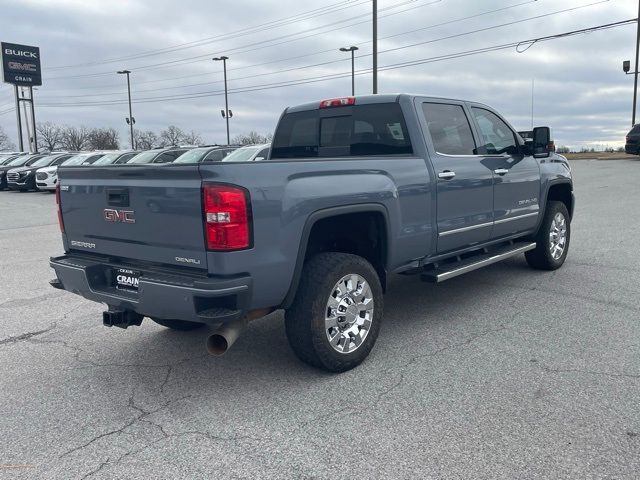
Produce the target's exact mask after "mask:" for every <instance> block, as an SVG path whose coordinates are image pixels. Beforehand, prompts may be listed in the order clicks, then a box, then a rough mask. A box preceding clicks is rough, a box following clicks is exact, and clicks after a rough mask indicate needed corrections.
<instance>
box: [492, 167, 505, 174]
mask: <svg viewBox="0 0 640 480" xmlns="http://www.w3.org/2000/svg"><path fill="white" fill-rule="evenodd" d="M493 173H495V174H496V175H506V174H507V173H509V170H507V169H506V168H496V169H495V170H494V171H493Z"/></svg>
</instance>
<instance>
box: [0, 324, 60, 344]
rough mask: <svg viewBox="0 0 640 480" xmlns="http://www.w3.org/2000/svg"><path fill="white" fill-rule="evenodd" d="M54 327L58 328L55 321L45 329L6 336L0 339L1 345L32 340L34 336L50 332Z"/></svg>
mask: <svg viewBox="0 0 640 480" xmlns="http://www.w3.org/2000/svg"><path fill="white" fill-rule="evenodd" d="M54 328H56V324H55V323H54V324H52V325H51V326H49V327H48V328H45V329H43V330H36V331H34V332H27V333H23V334H22V335H16V336H15V337H7V338H4V339H2V340H0V345H7V344H11V343H18V342H26V341H29V340H31V339H32V338H33V337H37V336H39V335H44V334H45V333H48V332H50V331H51V330H53V329H54Z"/></svg>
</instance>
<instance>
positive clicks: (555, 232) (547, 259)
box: [525, 201, 571, 270]
mask: <svg viewBox="0 0 640 480" xmlns="http://www.w3.org/2000/svg"><path fill="white" fill-rule="evenodd" d="M534 240H535V241H536V243H537V245H536V248H535V249H534V250H530V251H528V252H527V253H525V258H526V259H527V263H528V264H529V266H530V267H532V268H536V269H538V270H556V269H558V268H560V267H561V266H562V265H563V264H564V261H565V260H566V258H567V254H568V253H569V241H570V240H571V217H570V216H569V211H568V210H567V207H566V205H565V204H564V203H562V202H555V201H550V202H549V203H548V204H547V208H546V211H545V213H544V218H543V219H542V224H541V225H540V228H539V230H538V233H537V234H536V236H535V237H534Z"/></svg>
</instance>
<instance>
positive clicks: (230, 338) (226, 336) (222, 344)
mask: <svg viewBox="0 0 640 480" xmlns="http://www.w3.org/2000/svg"><path fill="white" fill-rule="evenodd" d="M272 311H273V308H261V309H258V310H252V311H250V312H249V313H247V315H245V316H244V317H242V318H239V319H237V320H234V321H232V322H229V323H225V324H223V325H222V326H220V327H218V329H216V331H215V332H213V333H212V334H211V335H209V338H207V351H208V352H209V353H210V354H211V355H213V356H216V357H219V356H221V355H224V354H225V353H226V352H227V350H229V349H230V348H231V345H233V344H234V343H235V341H236V340H237V339H238V337H239V336H240V335H241V334H242V332H243V331H244V329H245V328H246V326H247V323H249V322H250V321H251V320H255V319H256V318H260V317H264V316H265V315H268V314H269V313H271V312H272Z"/></svg>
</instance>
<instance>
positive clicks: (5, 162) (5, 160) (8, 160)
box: [0, 155, 16, 165]
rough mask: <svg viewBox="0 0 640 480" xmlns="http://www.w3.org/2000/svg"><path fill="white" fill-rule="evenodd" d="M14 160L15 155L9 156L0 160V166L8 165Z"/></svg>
mask: <svg viewBox="0 0 640 480" xmlns="http://www.w3.org/2000/svg"><path fill="white" fill-rule="evenodd" d="M15 159H16V156H15V155H10V156H8V157H5V158H3V159H1V160H0V165H9V164H10V163H11V162H13V161H14V160H15Z"/></svg>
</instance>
